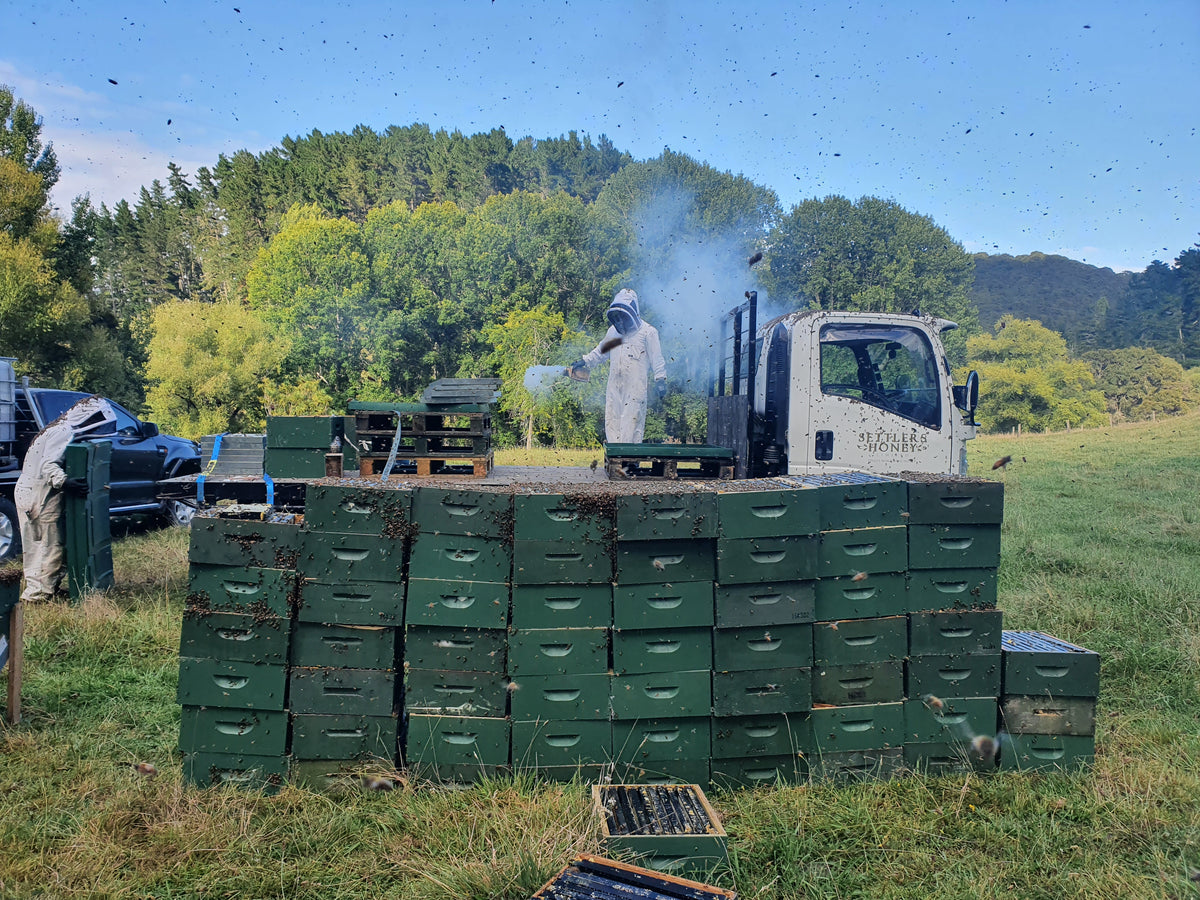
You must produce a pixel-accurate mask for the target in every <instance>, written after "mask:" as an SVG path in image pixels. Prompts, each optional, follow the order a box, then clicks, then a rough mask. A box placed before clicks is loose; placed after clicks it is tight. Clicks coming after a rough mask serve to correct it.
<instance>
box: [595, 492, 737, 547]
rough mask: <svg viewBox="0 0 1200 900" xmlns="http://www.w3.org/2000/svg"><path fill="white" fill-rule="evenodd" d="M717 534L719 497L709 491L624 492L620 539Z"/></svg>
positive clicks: (619, 518) (620, 507)
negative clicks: (667, 492)
mask: <svg viewBox="0 0 1200 900" xmlns="http://www.w3.org/2000/svg"><path fill="white" fill-rule="evenodd" d="M716 536H717V498H716V495H715V494H713V493H710V492H708V491H690V492H682V491H681V492H678V493H669V494H641V493H637V494H621V495H620V496H618V497H617V540H619V541H656V540H664V539H674V540H696V539H698V538H714V537H716Z"/></svg>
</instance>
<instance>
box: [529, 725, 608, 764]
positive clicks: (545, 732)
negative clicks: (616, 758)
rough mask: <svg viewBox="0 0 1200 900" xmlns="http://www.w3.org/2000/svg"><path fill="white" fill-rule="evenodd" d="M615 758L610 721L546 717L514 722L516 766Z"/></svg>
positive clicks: (604, 761) (579, 762)
mask: <svg viewBox="0 0 1200 900" xmlns="http://www.w3.org/2000/svg"><path fill="white" fill-rule="evenodd" d="M611 759H612V725H611V724H610V723H609V722H608V721H607V720H605V721H589V720H582V719H572V720H567V721H555V720H545V719H543V720H541V721H535V722H513V724H512V764H513V766H514V767H515V768H518V769H521V768H541V767H542V766H576V765H580V764H582V763H594V764H599V763H607V762H609V761H610V760H611Z"/></svg>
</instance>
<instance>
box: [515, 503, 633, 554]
mask: <svg viewBox="0 0 1200 900" xmlns="http://www.w3.org/2000/svg"><path fill="white" fill-rule="evenodd" d="M513 515H514V518H515V521H516V535H515V536H516V539H517V540H519V541H569V542H574V541H591V542H600V543H611V542H612V540H613V538H614V535H615V534H616V519H615V515H616V500H615V498H613V497H610V496H604V495H596V494H586V493H579V494H518V495H517V496H516V497H514V498H513Z"/></svg>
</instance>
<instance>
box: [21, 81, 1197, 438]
mask: <svg viewBox="0 0 1200 900" xmlns="http://www.w3.org/2000/svg"><path fill="white" fill-rule="evenodd" d="M40 129H41V122H40V120H39V119H38V118H37V116H36V114H35V113H34V111H33V110H32V109H30V108H29V107H28V106H27V105H26V104H24V103H22V102H21V101H19V100H17V99H16V98H15V97H14V96H13V94H12V92H11V91H8V90H7V89H3V88H0V184H2V185H3V191H2V192H0V353H3V354H7V355H11V356H15V357H17V359H18V369H19V371H21V372H22V373H23V374H29V375H31V376H32V377H33V378H34V379H35V380H36V381H38V382H39V383H43V384H54V385H60V386H64V387H72V388H78V389H85V390H90V391H95V392H98V393H103V394H106V395H108V396H111V397H114V398H115V399H118V400H121V401H122V402H124V403H126V404H127V405H129V406H130V407H131V408H133V409H135V410H141V409H145V410H147V412H148V414H149V415H150V416H152V417H153V418H155V419H156V420H157V421H158V422H159V423H160V425H161V426H162V427H163V428H164V429H165V430H172V431H175V432H176V433H180V434H186V435H190V436H195V435H199V434H206V433H214V432H219V431H255V430H260V429H261V428H262V425H263V420H264V417H265V416H266V415H269V414H304V413H323V412H326V411H330V410H338V409H342V408H344V406H345V404H346V403H347V402H348V401H349V400H352V399H364V400H387V399H413V398H415V397H417V396H419V394H420V392H421V390H422V389H423V388H424V387H425V386H426V385H427V384H428V383H429V382H431V381H433V380H434V379H436V378H439V377H450V376H454V377H474V376H483V375H500V376H501V377H502V378H503V379H504V384H505V388H504V393H503V396H502V401H501V403H502V409H503V411H504V412H505V413H506V416H504V417H502V418H503V419H504V425H503V427H502V431H503V437H504V438H505V439H510V440H518V439H520V440H525V441H530V442H532V441H541V442H547V443H549V442H556V443H559V444H574V445H587V444H591V443H594V442H595V441H596V440H597V438H598V435H599V433H600V418H601V417H600V407H601V403H600V396H599V395H600V393H601V392H602V385H603V378H602V377H599V378H597V379H594V380H593V381H592V382H591V383H589V384H586V385H581V384H579V383H568V382H566V381H565V380H563V379H557V380H554V381H552V383H551V384H550V385H549V386H548V387H546V389H544V390H541V391H535V392H532V393H531V392H530V391H529V390H528V389H527V388H526V387H525V385H524V380H523V375H524V371H525V369H526V368H527V367H528V366H530V365H535V364H547V365H555V364H562V363H565V362H567V361H569V360H570V359H573V358H576V357H577V356H578V355H579V354H580V353H581V352H582V350H584V349H587V348H588V347H589V346H591V345H593V344H594V342H595V340H596V339H597V338H598V337H599V335H600V334H602V333H603V330H604V327H605V323H604V321H603V310H604V308H605V306H606V305H607V301H608V299H609V298H610V297H611V296H612V294H613V293H614V292H615V290H616V289H617V288H619V287H622V286H632V287H634V288H635V289H637V290H639V292H641V293H642V296H643V307H644V310H645V312H646V314H647V317H648V318H649V319H650V320H651V321H655V322H656V324H660V325H661V321H662V318H663V317H666V316H667V315H668V312H669V310H671V309H673V310H674V312H675V313H678V312H679V311H680V310H682V311H683V313H684V314H685V317H687V318H685V320H684V321H686V322H687V323H688V327H687V328H686V329H684V328H683V327H682V326H679V327H677V328H675V329H673V330H674V331H675V332H676V333H675V334H672V333H671V331H670V330H664V333H663V339H664V345H666V347H667V348H668V356H670V357H671V361H670V365H669V376H670V383H671V393H670V395H669V397H668V399H667V402H666V403H665V404H664V405H663V407H662V408H661V409H655V410H653V411H652V413H651V416H650V420H649V422H648V426H647V436H648V438H654V437H662V436H665V435H668V434H669V435H670V436H672V437H673V438H678V439H692V440H696V439H700V440H702V439H703V436H704V402H703V396H702V388H703V373H704V372H705V371H706V370H707V368H708V366H710V365H711V364H714V363H715V358H714V357H715V349H714V348H712V347H707V348H706V347H704V346H700V347H698V348H697V347H693V346H687V345H685V344H684V343H683V340H682V339H683V335H682V333H681V332H682V331H684V330H688V331H690V330H692V327H691V326H692V321H691V320H692V319H695V320H700V319H702V318H704V317H706V316H710V315H711V313H712V309H713V307H712V306H711V304H710V302H709V301H707V300H704V299H703V296H702V295H707V294H717V295H718V298H717V305H718V306H719V305H721V304H724V305H723V306H722V307H721V308H728V307H729V306H732V305H734V304H735V303H736V302H738V300H739V299H740V296H741V293H742V291H743V290H744V289H746V288H750V287H754V288H757V289H759V290H760V291H761V292H763V294H764V296H769V297H770V298H771V304H772V308H773V309H778V310H780V311H782V310H786V309H798V308H806V307H813V308H826V309H837V308H840V309H865V310H875V311H897V312H910V311H912V310H913V309H915V308H918V307H919V308H920V310H921V311H922V312H924V313H927V314H934V315H939V316H943V317H945V318H949V319H953V320H955V321H957V322H959V323H960V326H962V327H961V328H960V329H959V330H958V331H956V332H951V333H950V335H949V336H948V337H949V339H950V340H949V344H948V350H949V352H950V353H951V356H952V359H953V361H954V362H955V364H956V365H964V366H965V365H968V364H970V363H972V362H977V363H982V362H985V361H987V360H984V358H983V357H976V358H974V359H972V358H971V357H972V349H971V347H972V340H975V339H981V340H982V339H986V338H988V337H989V335H988V332H987V331H985V329H984V327H983V326H981V322H980V315H979V311H978V307H977V305H976V303H975V302H974V301H973V299H972V285H973V279H974V277H975V271H976V267H977V266H978V265H979V260H977V259H974V258H972V256H971V255H970V254H967V253H966V252H965V251H964V250H963V248H962V246H961V245H960V244H959V243H958V242H956V241H955V240H953V238H951V237H950V235H948V234H947V233H946V232H945V230H944V229H942V228H940V227H939V226H938V225H937V224H936V223H935V222H933V220H932V219H930V218H928V217H927V216H923V215H920V214H918V213H914V212H911V211H908V210H906V209H904V208H903V207H901V206H900V205H899V204H896V203H895V202H893V201H889V200H883V199H879V198H874V197H864V198H861V199H859V200H857V201H851V200H848V199H846V198H843V197H826V198H823V199H815V198H814V199H811V200H806V201H804V202H802V203H800V204H798V205H796V206H794V207H792V208H791V209H790V210H786V211H785V210H784V209H782V208H781V206H780V204H779V201H778V198H777V197H776V195H775V194H774V192H773V191H771V190H770V189H769V188H767V187H764V186H761V185H757V184H755V183H753V182H752V181H750V180H749V179H746V178H744V177H743V176H740V175H734V174H732V173H730V172H721V171H718V170H716V169H714V168H712V167H711V166H708V165H707V164H705V163H703V162H700V161H697V160H693V159H691V158H690V157H688V156H686V155H685V154H681V153H676V152H673V151H671V150H670V149H664V151H663V152H662V153H661V154H660V155H659V156H657V157H655V158H653V159H649V160H634V159H632V157H631V156H630V155H629V154H628V153H625V152H622V151H620V150H618V149H617V148H615V147H614V146H613V145H612V143H611V142H610V141H609V140H608V139H607V138H605V137H604V136H601V137H600V138H599V139H597V140H596V141H594V142H593V141H592V139H591V138H590V137H588V136H582V137H581V136H579V135H578V134H577V133H575V132H571V133H569V134H567V135H566V136H560V137H557V138H549V139H544V140H535V139H532V138H529V137H526V138H521V139H519V140H513V139H511V138H510V137H509V136H508V135H507V134H505V133H504V131H503V130H502V129H495V130H492V131H490V132H487V133H481V134H475V135H464V134H462V133H460V132H457V131H454V132H447V131H444V130H440V131H436V132H434V131H431V130H430V129H429V128H428V127H427V126H424V125H420V124H414V125H411V126H407V127H396V126H393V127H391V128H388V129H387V130H385V131H384V132H382V133H378V132H376V131H374V130H372V129H370V128H367V127H365V126H359V127H357V128H355V129H354V130H353V131H352V132H349V133H341V132H338V133H332V134H324V133H322V132H319V131H314V132H312V133H311V134H309V135H307V136H305V137H299V138H290V137H289V138H285V139H284V140H283V141H282V142H281V143H280V146H278V147H275V148H273V149H271V150H268V151H265V152H263V153H259V154H252V153H249V152H247V151H239V152H238V153H234V154H232V155H231V156H224V155H222V156H220V157H219V158H218V160H217V162H216V163H215V164H214V165H213V166H212V167H211V168H208V167H201V168H200V169H198V170H197V172H196V173H194V175H193V174H189V173H185V172H183V171H182V170H181V169H180V168H179V167H178V166H176V165H174V164H171V165H170V166H169V167H168V173H167V177H166V180H165V183H163V182H160V181H157V180H156V181H154V182H152V183H151V184H150V185H149V186H148V187H143V188H142V189H141V190H140V192H139V195H138V197H137V198H136V199H135V200H132V201H130V200H121V201H120V202H118V203H117V204H116V205H115V206H114V207H113V208H111V209H109V208H108V207H107V206H104V205H101V206H100V207H99V208H95V207H94V206H93V205H92V204H91V202H90V201H89V200H88V198H86V197H84V198H77V199H76V201H75V202H74V204H73V205H72V210H71V215H70V217H69V218H67V219H65V220H60V219H58V218H56V217H55V216H53V215H52V214H51V212H50V206H49V200H48V197H49V191H50V189H51V187H53V185H54V183H55V181H56V179H57V177H58V167H57V162H56V160H55V157H54V154H53V148H52V147H50V146H49V145H43V143H42V141H41V138H40ZM1191 252H1192V251H1188V253H1191ZM759 257H761V262H759V263H757V265H754V266H751V265H750V264H749V263H748V260H750V259H756V258H759ZM1185 257H1187V254H1184V256H1183V257H1181V259H1182V258H1185ZM1188 259H1189V260H1190V257H1189V258H1188ZM1148 271H1149V270H1148ZM1189 271H1190V270H1189ZM656 316H658V317H659V318H658V319H656ZM984 324H990V323H988V322H987V320H986V319H985V320H984ZM697 327H698V326H697ZM1005 327H1006V328H1007V327H1011V325H1008V326H1005ZM1002 333H1003V331H997V332H995V333H994V334H993V335H991V338H992V339H994V340H996V341H999V345H998V346H1000V347H1001V348H1004V347H1007V346H1008V343H1006V342H1005V341H1003V340H1002V339H1001V337H1000V336H1001V335H1002ZM1013 333H1015V332H1013ZM672 341H674V342H675V344H674V352H672V351H671V350H670V349H669V348H670V347H671V346H672ZM993 350H995V348H993ZM997 352H1000V353H1001V355H1003V353H1004V352H1007V351H1004V350H1003V349H1001V350H1000V351H997ZM1148 352H1150V351H1148ZM1106 367H1107V369H1106V370H1107V371H1108V372H1110V373H1113V372H1117V371H1119V370H1121V366H1120V365H1117V364H1116V363H1115V362H1113V361H1109V362H1108V363H1106ZM1083 369H1084V370H1085V371H1087V372H1089V373H1092V372H1093V370H1095V371H1099V369H1095V367H1089V366H1086V365H1085V366H1084V367H1083ZM1131 371H1133V370H1131ZM1136 371H1140V369H1139V370H1136ZM1180 372H1182V370H1180ZM1060 374H1061V373H1060ZM1174 375H1175V373H1174V370H1172V371H1171V377H1174ZM1090 377H1092V379H1093V382H1092V384H1090V385H1087V386H1085V387H1086V390H1089V391H1092V392H1093V393H1096V392H1097V388H1096V384H1095V380H1094V379H1095V375H1094V374H1092V375H1091V376H1090ZM1180 377H1182V376H1180ZM1183 380H1184V381H1186V378H1184V379H1183ZM1189 384H1190V383H1189ZM1081 389H1082V388H1081ZM1189 391H1190V393H1189ZM1129 393H1130V392H1129V391H1126V394H1129ZM1179 393H1180V396H1181V397H1182V398H1183V399H1182V400H1181V401H1180V402H1181V403H1183V404H1184V405H1186V404H1188V403H1190V402H1192V397H1193V395H1194V394H1195V390H1194V389H1193V388H1187V387H1186V386H1185V387H1182V388H1180V390H1179ZM986 396H987V393H986V392H985V397H986ZM1099 396H1100V397H1101V400H1100V404H1101V408H1103V407H1104V404H1106V403H1108V402H1109V401H1108V400H1106V399H1105V396H1106V395H1104V394H1102V393H1101V394H1099ZM1027 399H1028V398H1027ZM1036 399H1037V398H1033V400H1036ZM1033 400H1030V403H1031V405H1036V404H1034V403H1033ZM1093 400H1094V397H1093ZM1039 402H1040V401H1039ZM1058 403H1059V398H1057V397H1056V396H1051V404H1052V405H1056V404H1058ZM1070 415H1075V412H1071V413H1070ZM998 421H999V419H998ZM1004 421H1007V419H1004Z"/></svg>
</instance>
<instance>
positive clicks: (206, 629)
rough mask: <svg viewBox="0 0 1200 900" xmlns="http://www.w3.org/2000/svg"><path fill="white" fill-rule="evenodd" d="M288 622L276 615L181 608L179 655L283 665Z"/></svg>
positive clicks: (289, 635) (289, 633) (288, 629)
mask: <svg viewBox="0 0 1200 900" xmlns="http://www.w3.org/2000/svg"><path fill="white" fill-rule="evenodd" d="M291 633H292V622H291V620H290V619H285V618H282V617H280V616H253V615H246V614H242V613H220V612H207V611H200V610H196V609H185V610H184V612H183V625H182V627H181V629H180V637H179V655H180V656H190V657H193V658H208V659H227V660H242V661H245V662H263V663H272V664H275V665H284V664H286V663H287V661H288V645H289V643H290V639H291Z"/></svg>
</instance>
